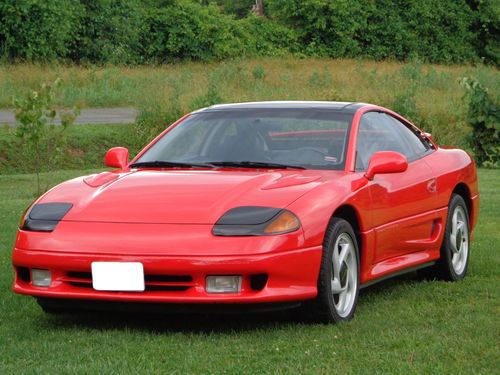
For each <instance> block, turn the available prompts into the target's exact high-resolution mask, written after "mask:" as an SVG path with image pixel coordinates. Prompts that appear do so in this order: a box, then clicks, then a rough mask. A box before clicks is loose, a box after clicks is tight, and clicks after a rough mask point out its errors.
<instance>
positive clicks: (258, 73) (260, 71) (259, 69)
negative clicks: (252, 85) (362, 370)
mask: <svg viewBox="0 0 500 375" xmlns="http://www.w3.org/2000/svg"><path fill="white" fill-rule="evenodd" d="M252 76H253V78H254V79H255V80H256V81H263V80H264V78H266V70H265V69H264V67H263V66H262V65H260V64H259V65H256V66H255V68H253V70H252Z"/></svg>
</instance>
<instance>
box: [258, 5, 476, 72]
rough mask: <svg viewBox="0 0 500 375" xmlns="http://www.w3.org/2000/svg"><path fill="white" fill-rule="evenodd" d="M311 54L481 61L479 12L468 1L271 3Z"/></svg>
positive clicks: (435, 60) (277, 16)
mask: <svg viewBox="0 0 500 375" xmlns="http://www.w3.org/2000/svg"><path fill="white" fill-rule="evenodd" d="M268 9H270V12H271V15H272V16H274V17H275V18H276V19H278V20H279V21H280V22H283V23H285V24H286V25H288V26H289V27H293V28H296V29H298V30H300V31H299V38H300V42H301V44H302V45H303V46H304V47H303V51H304V52H305V53H306V54H314V55H326V56H330V57H356V56H366V57H370V58H375V59H384V58H396V59H399V60H406V59H409V58H412V57H420V58H422V59H425V60H428V61H431V62H465V61H474V60H477V53H476V47H475V44H476V42H477V37H478V35H477V33H476V34H475V33H474V32H472V31H471V28H472V26H473V22H474V19H475V13H474V12H473V11H472V10H471V8H470V7H469V6H468V5H467V2H466V1H465V0H459V1H457V0H442V1H433V0H411V1H403V0H397V1H393V0H380V1H376V2H374V1H371V0H342V1H327V0H271V1H270V2H269V5H268Z"/></svg>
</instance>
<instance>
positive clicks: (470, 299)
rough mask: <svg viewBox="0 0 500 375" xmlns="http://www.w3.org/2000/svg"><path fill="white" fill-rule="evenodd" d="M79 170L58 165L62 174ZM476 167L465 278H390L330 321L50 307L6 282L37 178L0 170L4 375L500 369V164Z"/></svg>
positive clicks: (0, 361) (0, 363)
mask: <svg viewBox="0 0 500 375" xmlns="http://www.w3.org/2000/svg"><path fill="white" fill-rule="evenodd" d="M82 173H85V172H84V171H60V172H57V174H56V176H55V180H57V181H62V180H65V179H68V178H70V177H73V176H76V175H79V174H82ZM479 177H480V191H481V194H482V195H481V215H480V220H479V226H478V228H477V230H476V232H475V239H474V242H473V246H472V254H471V263H470V268H469V274H468V276H467V278H466V279H465V280H464V281H461V282H458V283H446V282H438V281H421V280H419V279H418V278H417V277H416V275H414V274H410V275H407V276H404V277H399V278H397V279H394V280H389V281H385V282H383V283H380V284H377V285H375V286H373V287H370V288H367V289H364V290H362V292H361V295H360V303H359V306H358V311H357V314H356V316H355V318H354V320H353V321H351V322H350V323H347V324H342V325H331V326H326V325H316V324H305V323H300V322H298V321H297V320H296V319H294V317H293V315H292V314H290V313H282V314H272V315H271V314H265V315H256V316H248V315H230V316H218V315H216V316H203V315H201V316H196V315H195V316H193V315H185V316H169V315H156V316H155V315H152V316H147V317H144V316H137V315H136V316H125V315H119V314H116V315H113V314H85V315H74V316H68V315H65V316H57V317H52V316H48V315H45V314H44V313H42V311H41V310H40V309H39V308H38V306H37V305H36V303H35V301H34V300H33V299H32V298H29V297H24V296H18V295H14V294H13V293H12V292H11V291H10V287H11V284H12V278H13V272H12V269H11V265H10V251H11V248H12V245H13V242H14V239H15V234H16V228H17V224H18V221H19V218H20V215H21V213H22V211H23V209H24V208H25V207H26V206H27V205H28V204H29V203H30V202H31V201H32V199H33V191H34V187H33V176H32V175H0V348H1V352H0V374H11V373H33V374H35V373H44V374H47V373H53V374H64V373H75V372H78V373H89V374H90V373H106V374H111V373H113V374H114V373H116V374H122V373H134V374H136V373H176V374H195V373H206V374H220V373H230V374H233V373H234V374H242V373H256V374H262V373H305V374H307V373H320V374H333V373H363V374H365V373H366V374H376V373H380V374H386V373H398V374H401V373H405V374H406V373H416V374H417V373H418V374H421V373H444V374H452V373H463V374H470V373H484V374H493V373H498V369H499V368H500V357H499V352H500V347H499V337H500V325H499V319H498V318H499V313H500V304H499V294H500V292H499V291H500V272H499V269H500V268H499V266H500V256H499V254H498V249H499V247H498V243H499V242H500V231H499V230H498V227H499V226H500V190H499V186H500V174H499V172H498V170H480V172H479ZM55 180H54V181H55Z"/></svg>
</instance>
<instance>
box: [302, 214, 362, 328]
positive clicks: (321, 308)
mask: <svg viewBox="0 0 500 375" xmlns="http://www.w3.org/2000/svg"><path fill="white" fill-rule="evenodd" d="M358 294H359V250H358V244H357V241H356V236H355V234H354V231H353V229H352V227H351V225H350V224H349V223H348V222H347V221H346V220H344V219H340V218H333V219H332V220H331V221H330V224H329V226H328V229H327V231H326V234H325V239H324V242H323V256H322V259H321V269H320V273H319V278H318V297H317V298H316V300H315V301H314V302H313V303H312V306H311V307H312V308H313V311H312V313H313V314H314V315H315V318H317V319H318V320H320V321H323V322H328V323H339V322H343V321H347V320H350V319H351V318H352V317H353V315H354V312H355V310H356V305H357V303H358Z"/></svg>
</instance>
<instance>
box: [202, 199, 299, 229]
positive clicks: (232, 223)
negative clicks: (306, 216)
mask: <svg viewBox="0 0 500 375" xmlns="http://www.w3.org/2000/svg"><path fill="white" fill-rule="evenodd" d="M299 228H300V221H299V218H298V217H297V216H295V215H294V214H293V213H292V212H291V211H288V210H285V209H281V208H273V207H258V206H245V207H237V208H233V209H231V210H229V211H227V212H226V213H225V214H224V215H222V217H221V218H220V219H219V220H218V221H217V223H215V226H214V228H213V230H212V232H213V234H214V235H215V236H269V235H275V234H283V233H289V232H293V231H296V230H297V229H299Z"/></svg>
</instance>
